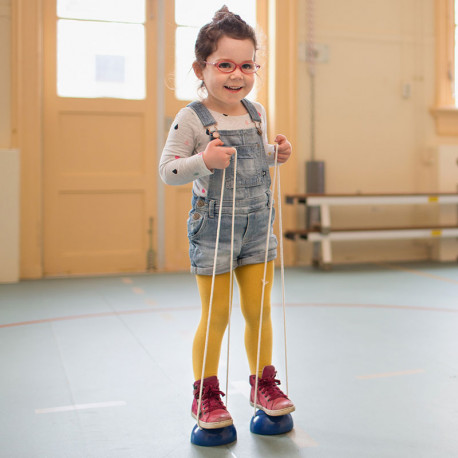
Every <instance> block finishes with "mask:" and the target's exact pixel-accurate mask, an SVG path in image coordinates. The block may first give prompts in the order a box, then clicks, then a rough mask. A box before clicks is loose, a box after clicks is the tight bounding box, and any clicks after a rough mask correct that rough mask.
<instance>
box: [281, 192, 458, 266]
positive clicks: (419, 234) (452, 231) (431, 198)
mask: <svg viewBox="0 0 458 458" xmlns="http://www.w3.org/2000/svg"><path fill="white" fill-rule="evenodd" d="M286 203H287V204H295V203H299V204H304V205H306V206H308V207H318V208H319V209H320V211H319V215H320V221H319V224H317V225H314V227H306V228H305V229H293V230H287V231H285V232H284V236H285V237H286V238H287V239H290V240H295V239H297V238H300V239H304V240H308V241H310V242H314V244H319V252H317V250H314V257H313V264H314V265H319V266H321V267H322V268H325V269H326V268H329V267H330V266H331V263H332V252H331V242H332V241H336V240H382V239H413V238H422V239H424V238H456V237H458V224H456V223H455V224H443V225H440V224H437V225H436V224H432V225H426V226H425V225H423V226H402V227H400V226H390V227H351V228H350V227H346V228H335V227H332V226H331V212H330V207H331V206H338V205H413V204H435V205H438V204H458V193H428V194H290V195H287V196H286Z"/></svg>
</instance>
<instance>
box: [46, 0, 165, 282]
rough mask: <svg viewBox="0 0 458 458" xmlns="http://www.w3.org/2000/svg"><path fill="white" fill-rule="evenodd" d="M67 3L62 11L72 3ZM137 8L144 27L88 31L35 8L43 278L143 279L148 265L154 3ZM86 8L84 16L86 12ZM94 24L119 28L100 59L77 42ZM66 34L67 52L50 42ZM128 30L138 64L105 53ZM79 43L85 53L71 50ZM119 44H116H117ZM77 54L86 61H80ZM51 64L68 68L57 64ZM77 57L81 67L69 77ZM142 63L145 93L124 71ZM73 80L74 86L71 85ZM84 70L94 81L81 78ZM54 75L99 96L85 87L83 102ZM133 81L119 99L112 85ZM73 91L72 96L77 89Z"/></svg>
mask: <svg viewBox="0 0 458 458" xmlns="http://www.w3.org/2000/svg"><path fill="white" fill-rule="evenodd" d="M139 1H140V2H141V0H135V2H134V3H137V4H138V3H139ZM67 3H68V5H69V8H70V10H71V7H72V5H71V2H67ZM73 3H75V2H73ZM76 3H78V2H76ZM79 3H85V2H84V1H83V2H79ZM99 3H100V2H99ZM102 3H103V2H102ZM105 3H106V2H105ZM144 3H145V5H144V9H145V10H147V9H148V8H147V7H150V8H151V9H149V10H148V11H146V14H145V17H144V19H135V18H134V19H127V20H123V19H121V20H117V21H116V20H115V21H113V20H112V18H110V17H109V18H108V19H107V18H104V17H99V18H98V19H97V15H95V20H93V21H92V22H93V23H92V24H90V25H87V24H88V23H89V22H91V21H88V20H87V19H86V18H78V17H76V18H72V17H70V18H68V17H65V16H66V15H67V16H69V14H68V11H67V12H65V11H64V13H62V12H60V13H59V11H58V9H57V7H56V0H44V1H43V5H44V9H43V23H44V43H43V44H44V46H43V49H44V56H43V62H44V80H43V85H44V167H43V168H44V189H43V195H44V215H43V240H44V250H43V251H44V259H43V265H44V275H48V276H49V275H68V274H96V273H111V272H135V271H144V270H146V269H147V268H148V259H149V261H150V262H151V258H149V257H148V251H149V249H150V248H151V246H150V237H149V231H150V223H151V221H154V217H155V215H156V202H155V187H156V180H157V172H156V170H157V155H156V149H157V148H156V140H155V129H156V106H155V91H156V72H155V65H156V48H155V43H156V40H155V29H156V22H155V20H156V14H155V11H154V9H153V8H154V4H153V2H147V3H146V2H144ZM86 4H87V5H89V6H88V8H89V9H90V8H92V6H93V5H92V4H91V3H90V2H87V1H86ZM64 10H65V8H64ZM109 10H110V8H107V11H109ZM58 13H59V14H60V16H58ZM62 14H63V16H64V18H62V17H61V16H62ZM70 16H71V15H70ZM76 16H77V15H76ZM92 19H94V18H92ZM115 19H116V18H115ZM65 21H67V22H65ZM94 22H95V23H97V24H100V23H101V24H104V25H103V26H104V27H105V26H107V25H109V24H111V23H114V22H118V23H120V24H121V25H119V26H118V28H117V29H112V30H110V29H109V28H106V30H107V31H108V32H109V33H114V35H113V37H112V38H111V39H107V37H105V43H104V44H103V46H105V48H106V50H105V51H103V49H102V51H98V50H97V47H100V46H101V45H99V44H97V43H96V42H95V41H94V42H91V41H90V40H92V39H90V38H88V37H87V36H86V32H85V30H86V29H85V28H84V27H86V25H87V27H89V28H88V29H87V30H89V32H90V29H91V27H95V26H97V24H94ZM62 23H64V27H63V26H62ZM132 24H134V26H132ZM83 26H84V27H83ZM130 26H132V27H130ZM72 27H75V28H76V29H75V30H76V33H78V27H79V28H80V29H81V32H79V37H80V40H78V42H76V43H74V46H75V48H74V49H72V48H71V46H72V45H68V43H67V45H62V44H61V43H60V42H59V41H58V39H62V37H64V36H65V34H66V33H71V30H70V32H68V30H67V29H68V28H70V29H71V28H72ZM82 27H83V28H82ZM132 28H133V29H135V33H134V35H135V34H137V35H136V36H137V42H138V39H139V40H144V43H145V49H144V53H141V54H143V55H141V56H137V55H136V56H134V57H132V56H131V55H130V54H129V52H130V51H126V50H121V51H117V50H116V49H114V48H115V45H114V44H113V42H114V41H116V40H117V39H118V37H117V36H116V34H118V35H119V34H122V33H124V31H126V37H127V31H128V30H131V29H132ZM104 30H105V29H104ZM113 31H114V32H113ZM89 32H88V33H89ZM102 34H103V32H102ZM99 35H100V34H99ZM139 36H140V38H138V37H139ZM142 37H143V38H142ZM64 38H65V37H64ZM129 39H130V38H129ZM88 40H89V41H88ZM80 41H81V42H82V43H83V47H84V46H86V50H83V51H81V49H79V48H78V46H79V45H80V44H81V43H79V42H80ZM125 41H126V40H125V39H124V37H120V39H119V42H120V43H121V42H124V43H125ZM85 42H86V44H85V45H84V43H85ZM103 46H102V48H103ZM123 46H124V45H123ZM132 46H135V40H134V41H132ZM92 47H93V48H94V49H93V50H91V48H92ZM124 51H125V53H126V54H127V57H126V56H124V55H123V52H124ZM84 52H88V53H90V52H92V55H91V56H90V57H88V58H87V60H84V59H85V58H84V57H81V56H82V53H84ZM69 58H70V59H69ZM59 59H64V62H67V64H64V65H62V62H61V61H59ZM65 59H67V60H65ZM78 59H81V62H85V64H84V65H79V66H76V67H75V68H74V69H72V65H74V61H77V60H78ZM135 59H136V60H135ZM141 59H144V63H143V65H144V68H143V70H142V71H143V72H144V75H145V78H144V81H145V82H144V88H141V87H140V86H141V84H140V85H138V84H136V83H135V78H136V77H138V74H137V75H135V74H133V73H135V72H134V71H133V69H134V70H135V65H134V66H133V67H132V65H131V63H132V61H134V60H135V62H137V60H138V62H137V64H136V65H137V70H138V66H140V68H142V67H141V66H142V64H141ZM129 65H130V67H129ZM72 72H73V73H74V75H77V78H72ZM88 72H93V73H94V74H93V75H92V76H88V74H87V73H88ZM58 73H59V80H58V77H57V75H58ZM63 76H67V77H68V78H70V80H73V84H74V85H75V86H78V84H79V82H80V80H85V79H87V80H88V81H90V83H88V84H89V86H90V85H91V84H94V85H96V86H97V85H98V86H100V84H99V83H104V84H105V86H106V88H107V89H106V91H107V92H106V93H105V92H104V90H105V89H103V90H101V91H99V92H97V91H95V92H90V91H91V90H92V89H90V88H89V90H88V91H89V92H88V94H89V95H87V94H86V93H84V94H83V95H82V96H78V95H74V94H73V93H72V91H73V89H71V88H70V89H69V88H68V87H67V86H66V85H65V84H64V83H62V82H61V80H60V78H62V77H63ZM132 78H134V80H133V81H134V82H133V83H130V86H131V92H133V95H131V94H129V93H128V94H127V96H126V91H127V90H124V89H122V87H121V86H122V84H124V83H125V82H126V81H130V79H132ZM118 87H120V88H121V89H118ZM113 88H115V90H113ZM59 91H60V92H59ZM75 91H76V93H78V91H79V88H76V89H75ZM123 91H124V92H123ZM83 92H84V90H83ZM118 92H119V95H118ZM127 92H129V91H127ZM62 93H63V94H62ZM105 94H106V95H105ZM113 94H114V95H113ZM123 97H125V98H123ZM155 223H156V222H155V221H154V223H153V224H155ZM152 248H154V247H152ZM149 267H151V265H150V266H149Z"/></svg>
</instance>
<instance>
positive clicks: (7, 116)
mask: <svg viewBox="0 0 458 458" xmlns="http://www.w3.org/2000/svg"><path fill="white" fill-rule="evenodd" d="M10 48H11V0H0V147H9V146H11V144H10V143H11V106H10V105H11V97H10V94H11V49H10Z"/></svg>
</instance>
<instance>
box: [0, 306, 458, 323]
mask: <svg viewBox="0 0 458 458" xmlns="http://www.w3.org/2000/svg"><path fill="white" fill-rule="evenodd" d="M272 305H273V306H274V307H281V306H282V305H281V304H272ZM286 307H358V308H368V309H371V308H380V309H397V310H409V311H412V310H415V311H422V312H424V311H426V312H448V313H458V309H448V308H434V307H416V306H410V305H380V304H339V303H334V304H332V303H330V304H320V303H300V304H297V303H296V304H295V303H290V304H286ZM199 309H200V305H196V306H185V307H170V308H165V307H163V308H155V309H140V310H124V311H121V312H102V313H87V314H84V315H71V316H62V317H56V318H43V319H41V320H30V321H20V322H16V323H7V324H0V329H2V328H14V327H17V326H27V325H31V324H43V323H54V322H56V321H71V320H81V319H84V318H104V317H109V316H121V315H137V314H142V313H157V312H162V313H163V312H180V311H186V310H188V311H189V310H199Z"/></svg>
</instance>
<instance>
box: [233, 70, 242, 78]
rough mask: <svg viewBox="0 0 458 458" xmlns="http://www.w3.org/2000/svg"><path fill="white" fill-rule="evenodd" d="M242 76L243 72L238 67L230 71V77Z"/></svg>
mask: <svg viewBox="0 0 458 458" xmlns="http://www.w3.org/2000/svg"><path fill="white" fill-rule="evenodd" d="M242 77H243V72H242V71H241V70H240V68H238V67H237V68H236V69H235V70H234V71H233V72H232V73H231V79H235V78H237V79H238V78H242Z"/></svg>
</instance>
